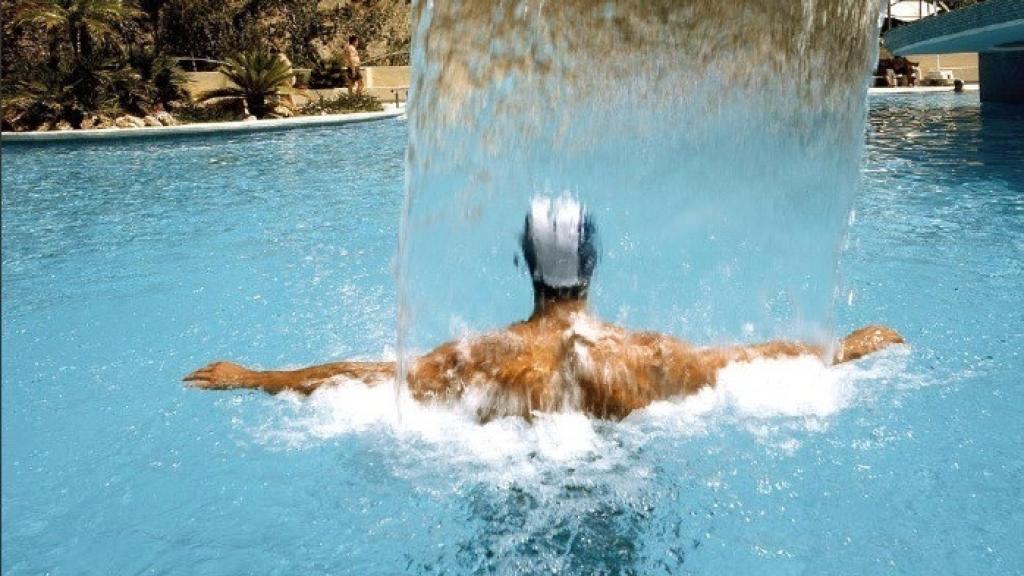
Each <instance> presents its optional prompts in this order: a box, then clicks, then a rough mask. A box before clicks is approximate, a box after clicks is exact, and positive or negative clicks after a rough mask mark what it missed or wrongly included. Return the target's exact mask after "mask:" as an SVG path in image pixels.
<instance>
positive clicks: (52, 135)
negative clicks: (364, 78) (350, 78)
mask: <svg viewBox="0 0 1024 576" xmlns="http://www.w3.org/2000/svg"><path fill="white" fill-rule="evenodd" d="M403 114H405V107H404V106H402V107H399V108H391V109H385V110H384V111H383V112H356V113H352V114H328V115H324V116H299V117H296V118H276V119H272V120H249V121H244V120H239V121H232V122H204V123H197V124H183V125H180V126H147V127H145V128H102V129H87V130H63V131H53V132H2V133H0V142H3V143H4V144H8V143H11V144H13V143H28V142H74V141H89V140H118V139H122V138H124V139H127V138H161V137H166V136H184V135H196V134H221V133H245V132H265V131H266V132H269V131H275V130H290V129H294V128H313V127H318V126H334V125H342V124H356V123H359V122H370V121H373V120H384V119H387V118H397V117H399V116H402V115H403Z"/></svg>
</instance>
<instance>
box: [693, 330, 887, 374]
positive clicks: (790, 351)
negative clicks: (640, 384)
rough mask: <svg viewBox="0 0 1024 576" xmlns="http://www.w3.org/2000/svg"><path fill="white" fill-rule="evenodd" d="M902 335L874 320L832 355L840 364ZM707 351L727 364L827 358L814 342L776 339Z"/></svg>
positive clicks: (884, 345) (845, 341) (885, 344)
mask: <svg viewBox="0 0 1024 576" xmlns="http://www.w3.org/2000/svg"><path fill="white" fill-rule="evenodd" d="M903 343H904V340H903V337H902V336H900V335H899V333H897V332H896V331H895V330H893V329H892V328H889V327H887V326H882V325H879V324H871V325H868V326H865V327H863V328H860V329H858V330H854V331H853V332H851V333H850V334H849V335H848V336H847V337H846V338H843V339H842V340H841V341H840V342H839V345H838V346H837V347H836V351H835V353H834V354H833V355H832V363H833V364H840V363H842V362H850V361H853V360H857V359H858V358H863V357H864V356H867V355H868V354H872V353H874V352H878V351H879V350H882V349H883V348H887V347H889V346H891V345H893V344H903ZM704 354H705V355H707V356H708V357H709V358H715V359H717V360H718V362H719V363H720V364H721V365H722V366H724V365H725V364H728V363H729V362H749V361H751V360H756V359H758V358H766V359H773V358H795V357H797V356H817V357H819V358H822V359H824V356H825V350H824V349H823V348H822V347H821V346H817V345H814V344H804V343H801V342H787V341H784V340H776V341H772V342H765V343H763V344H752V345H749V346H734V347H728V348H718V349H708V350H706V351H704Z"/></svg>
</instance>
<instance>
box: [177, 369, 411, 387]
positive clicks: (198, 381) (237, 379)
mask: <svg viewBox="0 0 1024 576" xmlns="http://www.w3.org/2000/svg"><path fill="white" fill-rule="evenodd" d="M336 376H341V377H347V378H352V379H354V380H359V381H360V382H363V383H365V384H368V385H373V384H377V383H380V382H382V381H384V380H388V379H391V378H394V376H395V363H394V362H332V363H329V364H320V365H317V366H310V367H308V368H300V369H298V370H251V369H249V368H246V367H244V366H241V365H239V364H235V363H233V362H214V363H212V364H209V365H207V366H204V367H202V368H200V369H199V370H196V371H195V372H192V373H191V374H189V375H187V376H185V378H184V380H185V381H186V382H191V385H192V386H195V387H196V388H205V389H207V390H232V389H237V388H252V389H256V390H263V391H264V392H269V393H270V394H277V393H279V392H284V391H285V390H291V391H294V392H299V393H301V394H310V393H312V392H313V391H314V390H316V389H317V388H319V387H320V386H322V385H324V384H325V383H327V382H329V381H330V380H331V378H334V377H336Z"/></svg>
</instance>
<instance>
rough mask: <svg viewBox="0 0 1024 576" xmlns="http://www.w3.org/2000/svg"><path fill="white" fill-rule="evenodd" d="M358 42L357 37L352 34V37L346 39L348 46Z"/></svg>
mask: <svg viewBox="0 0 1024 576" xmlns="http://www.w3.org/2000/svg"><path fill="white" fill-rule="evenodd" d="M358 41H359V36H356V35H355V34H353V35H351V36H349V37H348V43H349V44H355V43H356V42H358Z"/></svg>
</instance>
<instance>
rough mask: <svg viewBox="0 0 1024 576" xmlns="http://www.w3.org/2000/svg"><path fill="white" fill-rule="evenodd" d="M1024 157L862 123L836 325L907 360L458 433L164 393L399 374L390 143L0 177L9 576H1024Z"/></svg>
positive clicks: (193, 144) (463, 421)
mask: <svg viewBox="0 0 1024 576" xmlns="http://www.w3.org/2000/svg"><path fill="white" fill-rule="evenodd" d="M1021 133H1024V117H1022V116H1021V115H1020V114H1019V113H1015V112H1014V111H1013V110H1012V109H1011V110H999V109H995V108H991V109H990V108H987V109H986V110H985V113H984V114H982V113H981V106H980V105H979V103H978V100H977V96H976V95H973V94H972V95H928V96H924V97H922V96H884V97H874V98H872V100H871V112H870V128H869V132H868V134H869V135H868V143H869V144H868V151H867V157H866V161H865V168H864V176H863V184H864V186H863V192H862V194H861V196H860V198H859V200H858V203H857V212H856V220H855V223H854V225H853V228H852V230H851V234H850V246H849V248H848V250H847V251H846V252H845V254H844V257H843V262H842V267H841V271H842V276H843V281H844V285H846V286H848V287H850V288H852V291H851V292H850V293H849V294H845V295H844V297H843V303H842V305H841V306H840V308H839V311H838V312H839V322H838V323H839V325H840V327H842V328H843V329H849V328H852V327H854V326H859V325H862V324H865V323H868V322H875V321H879V322H885V323H887V324H889V325H892V326H894V327H897V328H898V329H899V330H900V331H901V332H902V333H903V334H904V335H905V336H906V337H907V339H908V340H909V341H910V342H912V343H913V348H912V349H911V350H909V351H907V350H894V351H891V352H888V353H885V354H883V355H881V356H880V357H877V358H874V359H870V360H868V361H865V362H862V363H860V364H858V365H856V366H853V367H846V368H843V369H832V370H824V369H823V368H822V367H821V366H819V365H817V364H816V363H814V362H810V361H804V360H799V361H794V362H786V363H774V364H769V365H758V366H747V367H735V368H730V369H729V371H728V373H727V374H725V375H724V376H723V385H722V386H720V387H719V389H718V390H716V391H715V392H709V393H707V394H702V395H700V396H698V397H696V398H691V399H689V400H687V401H685V402H672V403H660V404H657V405H655V406H652V407H651V408H649V409H648V410H646V411H644V412H642V413H639V414H635V415H634V416H632V417H630V418H629V419H627V420H626V421H625V422H621V423H602V422H593V421H589V420H587V419H585V418H583V417H581V416H578V415H571V414H568V415H557V416H549V417H544V418H541V419H540V420H539V421H538V422H537V423H536V424H535V425H533V426H527V425H525V424H523V423H522V422H519V421H516V420H504V421H499V422H493V423H491V424H488V425H487V426H484V427H480V426H478V425H476V424H474V423H473V422H472V421H471V420H470V419H469V417H467V416H466V415H464V414H462V413H460V412H459V411H457V410H449V411H445V410H438V409H416V408H415V407H410V408H409V409H407V410H405V411H404V412H403V414H402V422H401V424H400V425H398V426H393V424H394V423H395V422H396V418H397V416H396V414H395V409H394V394H393V392H391V391H390V390H387V389H384V388H378V389H373V390H370V389H366V388H363V387H360V386H356V385H351V384H349V385H344V386H340V387H338V388H336V389H333V390H325V391H322V392H320V393H317V394H316V395H315V396H314V397H313V398H311V399H310V400H308V401H300V400H298V399H296V398H290V397H276V398H272V397H267V396H263V395H259V394H249V393H220V394H215V393H205V392H200V391H195V390H188V389H185V388H183V387H182V386H181V383H180V378H181V376H182V375H183V374H184V373H185V372H187V371H188V370H191V369H193V368H195V367H197V366H199V365H201V364H203V363H205V362H207V361H209V360H211V359H214V358H231V359H235V360H238V361H241V362H244V363H254V364H258V365H262V366H264V367H274V366H284V365H299V364H306V363H312V362H317V361H323V360H327V359H333V358H342V357H361V358H374V357H380V356H388V355H392V354H393V351H392V348H391V347H392V346H393V337H394V333H395V319H394V317H395V307H396V304H395V296H394V288H393V281H392V275H391V266H392V258H393V255H394V252H395V239H396V226H397V221H398V215H399V210H400V203H401V194H402V186H403V163H402V162H403V155H404V148H405V142H406V126H405V124H404V123H403V122H402V121H397V120H396V121H384V122H379V123H374V124H366V125H354V126H345V127H336V128H318V129H309V130H302V131H293V132H276V133H268V134H252V135H244V136H242V135H239V136H232V137H226V138H218V139H216V140H214V139H209V138H183V139H169V140H159V141H152V142H141V141H125V142H109V143H103V144H89V145H47V146H39V147H36V146H4V149H3V180H2V184H3V246H2V247H3V269H2V271H3V287H2V305H3V327H2V329H3V332H2V335H3V349H2V361H3V365H2V366H3V368H2V370H3V376H2V378H3V382H2V388H0V393H2V401H3V407H2V416H3V419H2V433H3V462H2V464H3V469H2V484H3V486H2V487H3V496H2V512H3V535H4V537H3V550H2V552H3V573H4V574H39V573H50V574H166V573H190V574H267V573H270V574H296V573H301V574H337V573H352V574H396V573H424V574H433V573H474V572H481V573H491V572H493V573H536V572H540V571H548V572H554V571H558V572H561V573H574V574H596V573H609V574H617V573H638V574H648V573H659V572H660V573H673V574H674V573H730V572H732V573H759V574H763V573H769V574H790V573H804V572H807V573H883V572H885V573H890V572H899V573H908V574H933V573H947V574H948V573H972V574H982V573H986V574H1005V573H1020V572H1021V571H1022V570H1024V551H1022V549H1021V547H1020V546H1019V543H1018V540H1019V537H1018V536H1017V534H1019V533H1020V532H1021V531H1022V529H1024V511H1022V507H1021V505H1020V504H1021V502H1022V501H1024V493H1022V492H1024V489H1022V487H1021V485H1020V479H1021V477H1022V475H1024V457H1022V456H1021V454H1022V452H1024V450H1022V448H1024V446H1022V444H1024V442H1022V438H1024V423H1022V420H1021V418H1020V416H1019V408H1018V407H1019V406H1020V405H1022V404H1021V403H1022V402H1024V386H1022V384H1021V379H1020V376H1019V370H1020V369H1021V368H1022V366H1024V362H1022V359H1021V356H1020V355H1021V350H1022V349H1024V296H1022V294H1021V287H1022V285H1024V284H1022V281H1024V258H1022V255H1024V145H1022V143H1021V142H1020V138H1019V134H1021Z"/></svg>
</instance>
